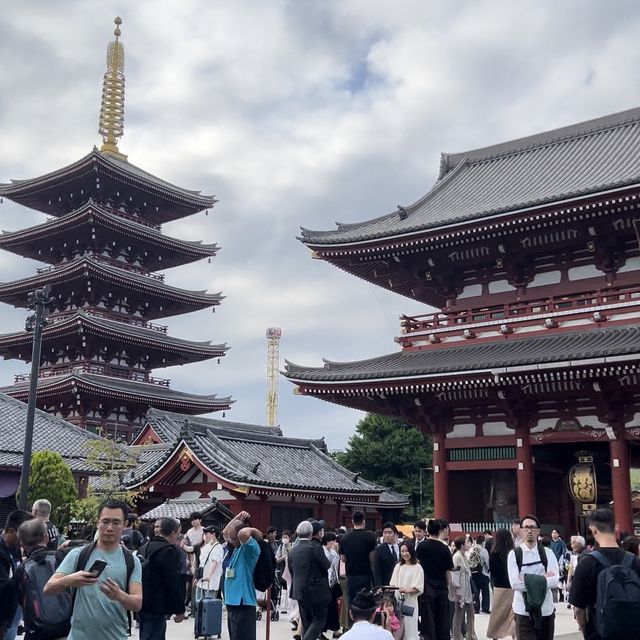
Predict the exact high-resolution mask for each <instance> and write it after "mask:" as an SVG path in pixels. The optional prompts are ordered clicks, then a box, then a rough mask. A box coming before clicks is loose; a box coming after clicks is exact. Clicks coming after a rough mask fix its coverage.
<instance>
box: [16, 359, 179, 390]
mask: <svg viewBox="0 0 640 640" xmlns="http://www.w3.org/2000/svg"><path fill="white" fill-rule="evenodd" d="M70 373H93V374H96V375H100V376H109V377H110V378H119V379H122V380H133V381H134V382H147V383H149V384H157V385H159V386H161V387H168V386H169V383H170V382H171V380H170V379H168V378H155V377H153V376H150V375H149V373H148V372H146V371H133V370H128V369H119V368H117V367H112V366H110V365H107V364H104V365H103V364H96V363H92V362H83V363H78V364H64V365H56V366H53V367H47V368H46V369H41V370H40V375H39V376H38V377H39V378H52V377H55V376H63V375H67V374H70ZM29 380H31V375H30V374H28V373H21V374H18V375H16V376H15V377H14V382H15V383H18V382H28V381H29Z"/></svg>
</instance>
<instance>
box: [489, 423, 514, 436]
mask: <svg viewBox="0 0 640 640" xmlns="http://www.w3.org/2000/svg"><path fill="white" fill-rule="evenodd" d="M482 433H484V435H485V436H512V435H514V431H513V429H509V427H507V424H506V422H485V423H484V425H482Z"/></svg>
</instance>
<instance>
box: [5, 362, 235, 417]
mask: <svg viewBox="0 0 640 640" xmlns="http://www.w3.org/2000/svg"><path fill="white" fill-rule="evenodd" d="M76 390H78V391H83V392H85V393H93V394H95V395H96V396H99V397H120V398H123V399H125V400H127V401H129V402H134V403H135V402H139V403H140V404H150V405H155V406H159V407H167V408H169V407H171V408H178V407H179V408H180V410H181V411H184V412H187V411H193V412H194V413H207V412H208V411H221V410H223V409H228V408H229V406H230V404H231V403H232V402H233V400H231V398H219V397H218V396H216V395H195V394H192V393H185V392H183V391H176V390H174V389H171V388H169V387H166V386H163V385H159V384H151V383H148V382H136V381H134V380H126V379H122V378H114V377H110V376H104V375H98V374H95V373H84V372H81V371H76V372H74V373H69V374H65V375H59V376H51V377H49V378H40V379H39V380H38V398H39V399H40V398H42V397H46V396H56V395H57V394H60V393H76ZM0 393H6V394H8V395H11V396H13V397H17V398H21V397H24V398H26V397H27V395H28V393H29V381H26V382H19V383H17V384H14V385H11V386H9V387H4V388H2V389H0ZM183 418H184V417H183Z"/></svg>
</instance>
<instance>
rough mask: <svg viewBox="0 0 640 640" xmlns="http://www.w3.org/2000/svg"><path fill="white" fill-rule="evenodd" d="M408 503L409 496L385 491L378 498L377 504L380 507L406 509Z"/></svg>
mask: <svg viewBox="0 0 640 640" xmlns="http://www.w3.org/2000/svg"><path fill="white" fill-rule="evenodd" d="M410 502H411V501H410V500H409V496H407V495H405V494H404V493H398V492H397V491H393V490H392V489H387V490H386V491H384V492H383V493H382V495H381V496H380V497H379V498H378V504H379V505H380V506H381V507H383V506H387V507H391V508H393V507H406V506H407V505H408V504H409V503H410Z"/></svg>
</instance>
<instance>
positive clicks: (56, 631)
mask: <svg viewBox="0 0 640 640" xmlns="http://www.w3.org/2000/svg"><path fill="white" fill-rule="evenodd" d="M49 515H50V504H49V503H48V502H47V501H46V500H39V501H37V502H36V503H35V504H34V505H33V509H32V512H31V513H28V512H26V511H19V510H18V511H14V512H12V513H11V514H9V516H8V518H7V521H6V523H5V526H4V529H3V531H2V534H0V638H3V639H4V640H15V638H16V636H17V634H18V629H19V626H20V625H23V626H24V631H25V634H26V637H27V638H30V639H31V640H54V639H55V638H65V637H68V638H70V639H71V640H94V639H95V638H96V637H99V638H106V639H108V640H125V638H126V637H127V636H128V635H129V634H130V631H131V626H132V624H136V625H137V626H139V633H140V638H141V640H156V639H157V640H163V639H164V638H165V634H166V625H167V620H168V619H169V618H170V617H172V616H173V617H174V619H175V621H176V622H182V621H183V620H185V618H187V617H189V615H192V616H193V615H196V611H197V605H198V603H199V602H201V601H202V600H203V598H212V599H214V600H216V601H219V602H222V601H223V602H224V606H225V607H226V611H227V628H228V635H229V638H230V640H253V639H255V637H256V619H257V615H256V612H257V607H258V606H259V604H260V598H261V597H263V598H266V599H267V600H269V602H270V603H271V604H272V605H273V606H274V607H275V610H276V611H277V610H278V609H281V608H286V611H287V612H288V614H289V621H290V622H291V624H292V635H293V638H294V640H319V639H322V638H325V639H326V638H330V637H333V638H337V637H340V636H341V637H342V638H343V639H344V640H359V639H364V638H367V639H369V638H372V639H376V638H379V639H381V640H382V639H385V640H400V639H404V640H450V639H452V640H463V639H465V638H466V640H477V637H478V636H477V634H476V631H475V616H476V615H483V614H484V615H488V616H489V620H488V628H487V637H488V638H496V639H497V638H508V637H511V638H518V640H552V638H553V637H554V628H555V611H556V607H557V606H566V607H569V608H572V609H573V611H574V616H575V619H576V622H577V625H578V628H579V629H580V631H581V632H582V634H583V636H584V638H585V639H586V640H617V639H620V640H622V639H624V640H634V639H636V638H640V560H639V559H638V554H639V547H640V539H638V538H636V537H635V536H627V535H625V534H622V536H620V535H617V534H616V528H615V522H614V518H613V513H612V511H611V510H609V509H598V510H596V511H594V512H592V513H591V514H590V515H589V517H588V521H587V525H588V535H589V540H588V542H587V541H586V540H585V538H584V537H582V536H580V535H576V536H573V537H571V539H570V542H569V548H567V546H566V544H565V542H564V541H563V540H562V537H561V536H560V534H559V532H558V531H557V530H553V531H551V534H550V536H549V537H547V536H546V535H543V532H541V530H540V522H539V520H538V519H537V518H536V517H535V516H534V515H527V516H525V517H523V518H522V519H521V520H519V521H517V522H514V523H513V525H512V526H511V528H510V529H507V528H504V529H498V530H497V531H495V532H491V531H485V532H484V533H483V534H482V535H477V536H475V537H472V536H471V535H468V534H467V535H459V536H455V537H453V539H450V531H449V524H448V523H447V522H446V521H445V520H442V519H438V518H433V519H430V520H429V521H428V522H425V521H423V520H419V521H418V522H416V523H415V525H414V527H413V535H412V536H403V535H402V534H401V533H400V532H399V531H398V529H397V528H396V526H395V525H394V524H392V523H386V524H385V525H384V526H383V528H382V531H380V532H377V533H374V532H373V531H369V530H367V528H366V526H365V515H364V513H362V512H361V511H354V512H353V514H352V527H351V528H349V529H348V530H347V529H346V528H345V527H339V528H336V529H333V530H331V529H329V528H328V527H327V526H326V524H325V522H323V521H318V520H314V519H312V518H311V519H309V520H305V521H303V522H300V523H299V524H298V525H297V527H296V529H295V532H293V533H291V532H290V531H287V530H285V531H283V532H281V535H278V534H279V532H278V531H277V530H276V528H275V527H270V528H269V529H268V530H267V531H266V533H265V534H264V536H263V533H262V532H261V531H259V530H257V529H255V528H253V527H252V526H251V524H250V515H249V514H248V513H247V512H241V513H239V514H238V515H237V516H236V517H235V518H234V519H233V520H232V521H231V522H229V523H228V524H227V525H226V527H225V528H224V529H223V530H222V531H220V530H218V529H217V528H216V527H215V526H203V523H202V515H201V514H199V513H193V514H191V518H190V523H191V528H190V529H189V530H188V531H187V532H186V534H185V535H183V534H182V533H181V524H180V522H179V521H178V520H175V519H173V518H160V519H159V520H157V521H156V522H155V523H154V525H153V528H152V529H150V530H149V531H146V530H145V527H136V526H135V525H133V524H132V523H131V522H130V520H132V518H131V516H130V514H129V509H128V507H127V505H126V504H124V503H122V502H120V501H118V500H105V501H104V502H103V503H102V504H101V505H100V508H99V512H98V518H97V530H96V532H95V535H93V536H90V538H91V539H89V540H82V539H80V540H71V539H70V540H66V541H64V540H63V537H62V536H60V533H59V532H58V530H57V529H56V527H55V526H54V525H53V524H52V523H51V522H50V521H49ZM265 572H266V573H267V577H268V580H267V582H266V583H265V580H264V576H265ZM259 574H260V575H259ZM259 585H260V588H261V589H267V593H266V594H262V596H261V594H260V593H257V587H258V586H259ZM269 593H271V599H270V596H269ZM274 593H275V594H278V596H279V595H280V593H282V595H283V597H282V600H281V599H280V597H273V594H274ZM131 614H134V617H135V620H134V621H132V616H131Z"/></svg>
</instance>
